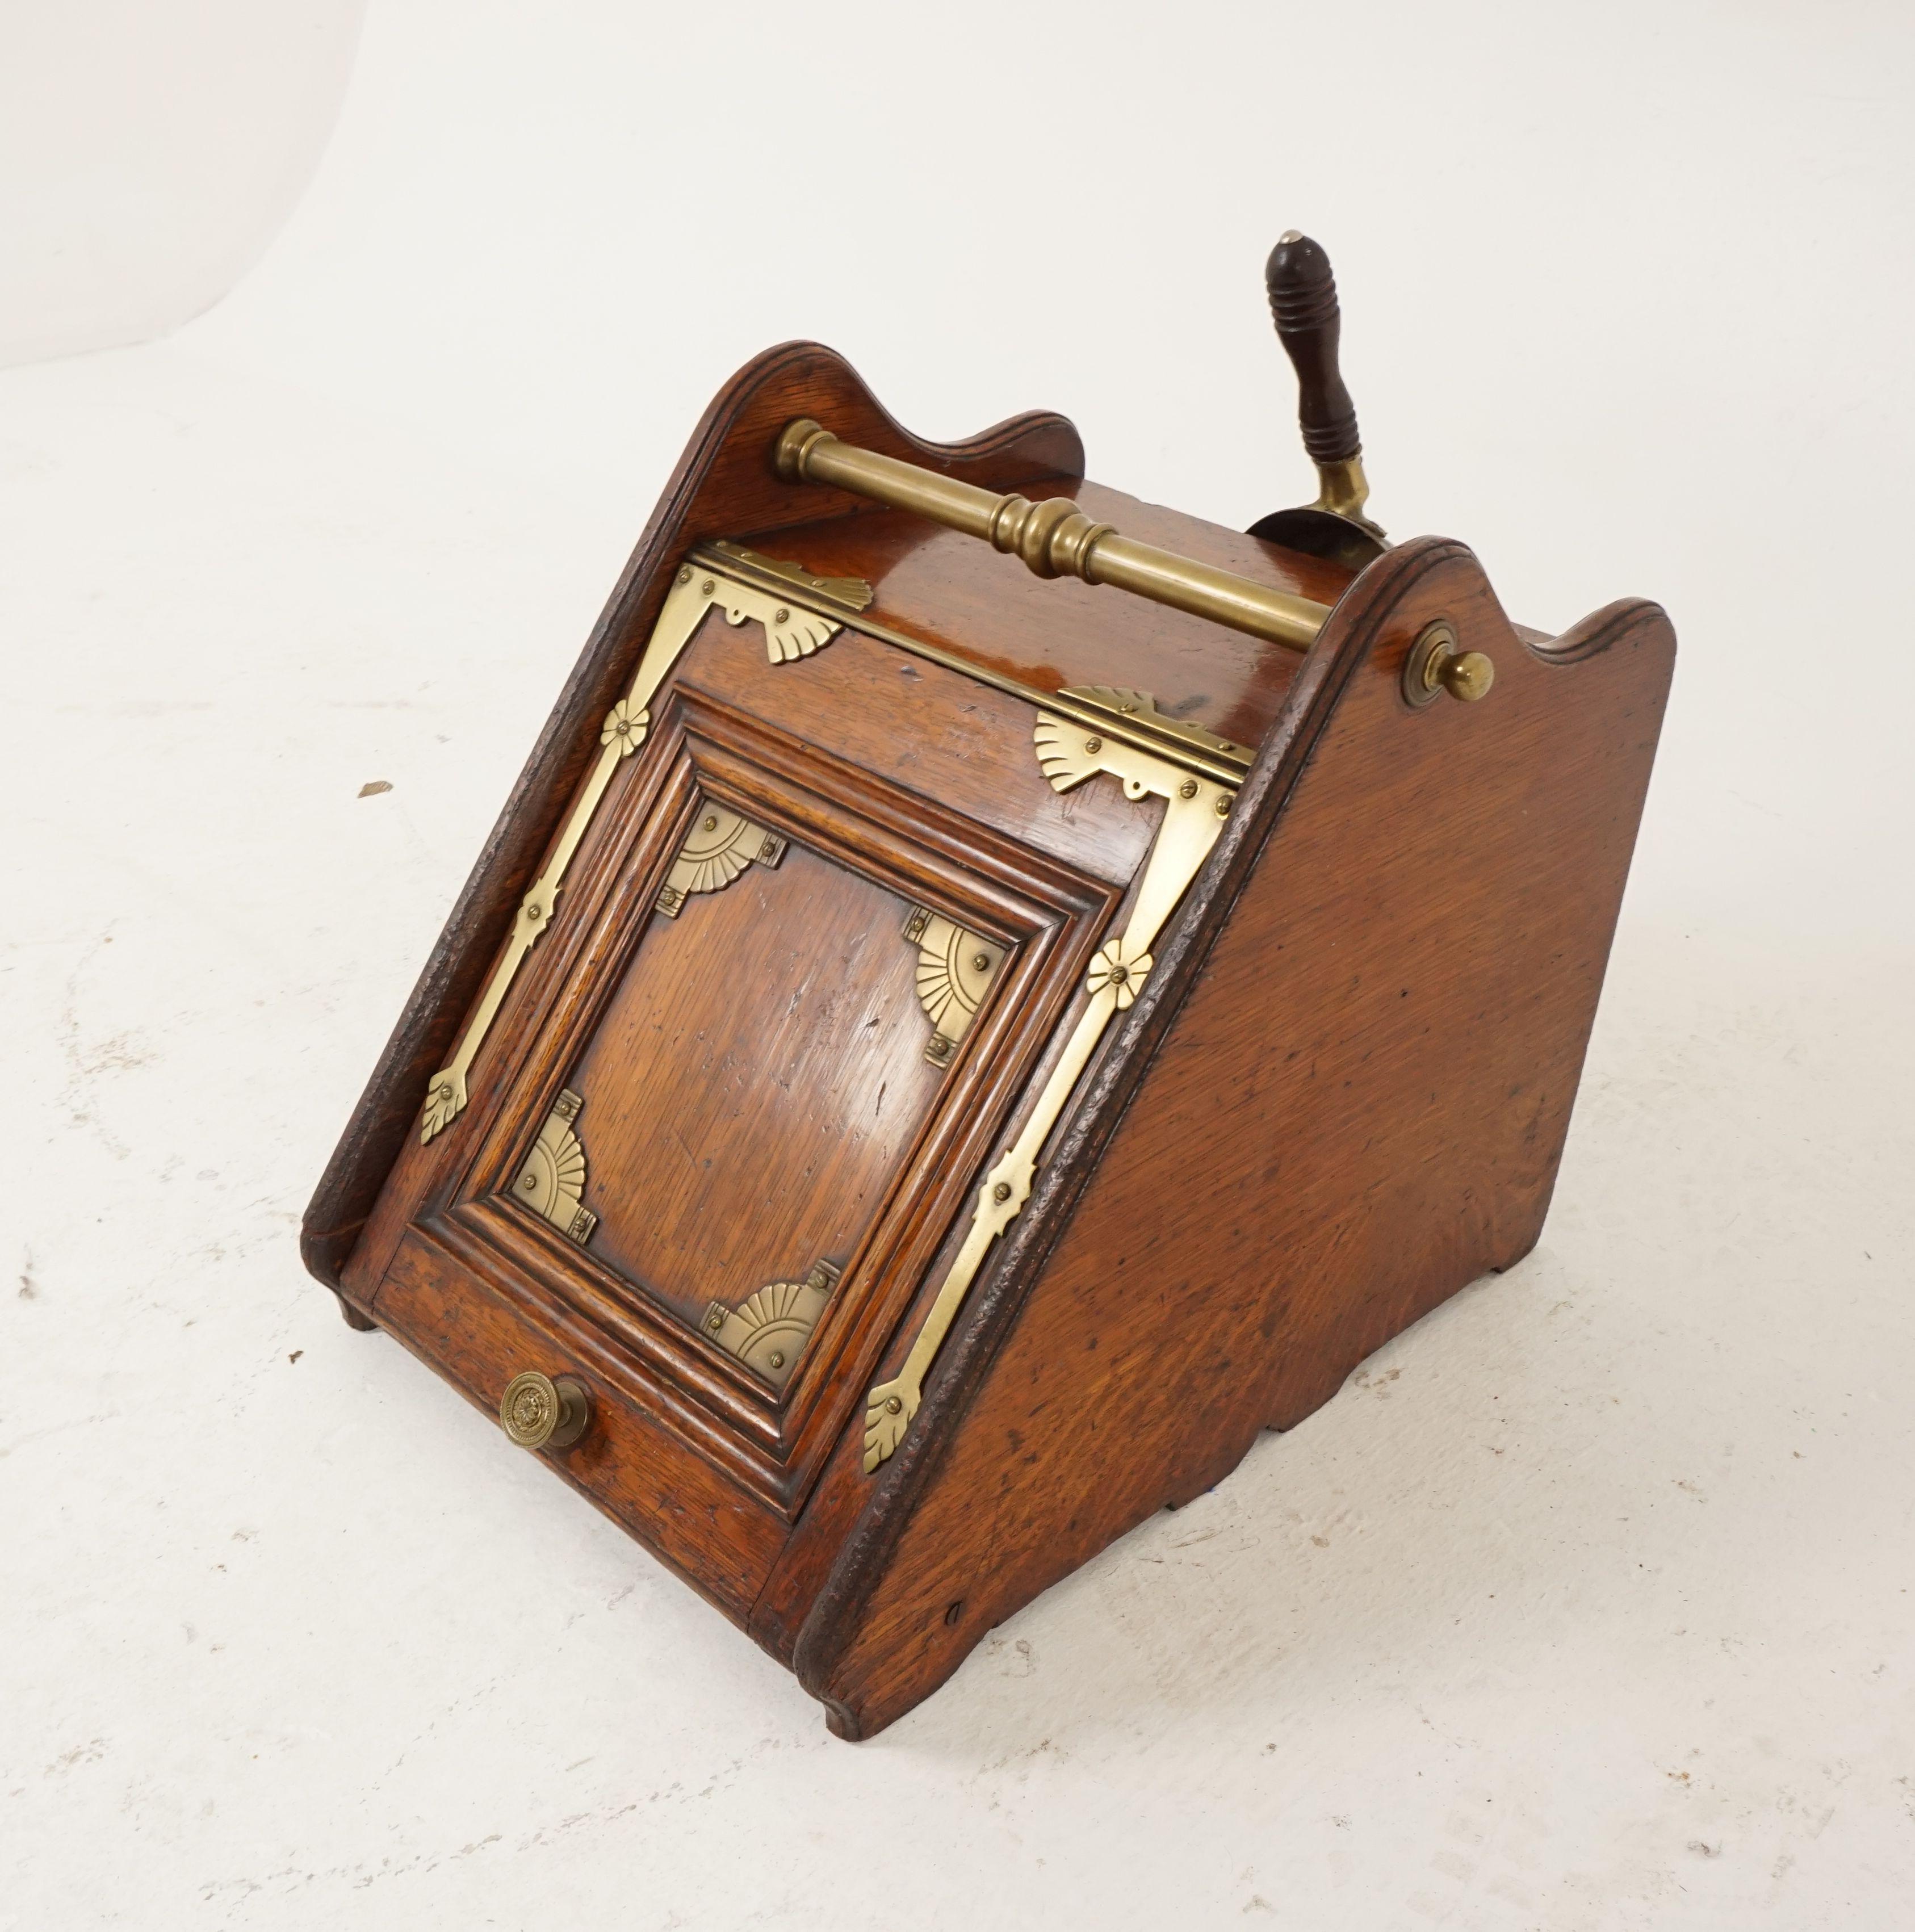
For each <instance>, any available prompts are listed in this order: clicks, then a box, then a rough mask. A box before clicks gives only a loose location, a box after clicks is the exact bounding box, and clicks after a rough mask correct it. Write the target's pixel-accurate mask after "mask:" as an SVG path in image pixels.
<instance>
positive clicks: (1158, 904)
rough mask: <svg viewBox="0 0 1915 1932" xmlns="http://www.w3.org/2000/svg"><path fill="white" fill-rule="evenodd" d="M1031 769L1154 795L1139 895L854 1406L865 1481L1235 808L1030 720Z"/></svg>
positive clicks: (1169, 774)
mask: <svg viewBox="0 0 1915 1932" xmlns="http://www.w3.org/2000/svg"><path fill="white" fill-rule="evenodd" d="M1033 739H1034V742H1035V745H1036V747H1037V762H1038V763H1039V765H1040V766H1041V767H1042V769H1043V774H1044V775H1045V777H1046V778H1048V779H1049V781H1050V783H1051V786H1052V790H1056V791H1060V792H1064V791H1069V790H1070V789H1071V788H1072V787H1073V786H1075V785H1079V784H1082V783H1083V782H1084V781H1085V779H1086V778H1091V777H1094V775H1097V773H1099V772H1109V774H1110V775H1111V776H1112V777H1113V778H1117V779H1118V780H1120V781H1121V783H1122V784H1123V787H1124V796H1126V797H1127V798H1129V799H1142V798H1145V797H1146V796H1149V795H1150V794H1151V793H1155V794H1156V796H1158V797H1160V798H1161V799H1163V800H1164V801H1165V805H1164V813H1163V823H1162V824H1161V825H1160V826H1158V827H1157V837H1156V838H1155V839H1154V840H1153V841H1151V849H1150V855H1149V856H1148V858H1147V859H1145V862H1144V873H1143V879H1142V883H1141V884H1140V885H1139V887H1138V889H1137V896H1136V901H1135V902H1134V903H1133V905H1132V907H1131V909H1130V918H1129V919H1128V920H1127V922H1126V923H1125V925H1124V930H1123V932H1121V934H1119V935H1115V936H1113V937H1112V938H1108V939H1106V941H1104V943H1103V945H1102V946H1101V947H1100V948H1099V949H1098V950H1097V955H1096V956H1095V957H1094V959H1092V961H1091V967H1090V971H1089V972H1088V974H1086V975H1085V981H1084V992H1085V996H1086V998H1085V1007H1084V1009H1083V1010H1082V1013H1079V1016H1078V1018H1077V1024H1076V1026H1075V1027H1073V1028H1072V1030H1071V1033H1070V1038H1069V1039H1068V1040H1067V1041H1066V1042H1065V1043H1064V1052H1062V1053H1061V1055H1059V1056H1058V1061H1057V1064H1055V1066H1054V1067H1052V1069H1051V1072H1050V1077H1049V1079H1047V1080H1046V1082H1044V1085H1043V1091H1042V1092H1041V1093H1040V1094H1039V1095H1038V1096H1037V1101H1036V1103H1035V1104H1034V1106H1032V1108H1031V1111H1030V1112H1029V1114H1028V1115H1026V1116H1025V1121H1024V1125H1023V1127H1022V1130H1021V1131H1020V1132H1019V1134H1018V1136H1017V1138H1016V1140H1015V1141H1013V1142H1012V1144H1011V1145H1010V1147H1009V1148H1007V1150H1006V1151H1005V1152H1004V1154H1002V1155H1001V1157H999V1159H998V1161H997V1163H995V1166H992V1169H990V1171H989V1172H988V1173H987V1174H986V1175H985V1177H984V1180H983V1185H982V1186H981V1187H980V1188H979V1189H978V1190H977V1206H976V1207H975V1208H974V1209H973V1211H972V1213H971V1226H970V1228H969V1229H968V1231H967V1232H966V1233H965V1238H964V1243H963V1245H962V1247H960V1248H959V1250H958V1251H957V1253H956V1256H955V1257H954V1258H953V1260H952V1262H951V1265H950V1269H949V1271H948V1272H947V1274H945V1277H944V1281H943V1283H942V1284H941V1286H940V1287H939V1289H938V1293H937V1295H936V1297H935V1299H934V1300H933V1301H932V1304H931V1307H930V1309H929V1311H928V1312H927V1313H926V1316H925V1318H924V1322H923V1326H922V1327H921V1328H920V1329H919V1330H918V1331H917V1340H914V1342H913V1343H911V1352H910V1353H909V1354H908V1355H906V1356H905V1360H904V1365H903V1367H902V1368H900V1369H899V1371H898V1373H896V1375H895V1376H893V1377H892V1379H890V1381H889V1382H880V1383H878V1385H877V1386H876V1387H875V1388H873V1389H872V1391H871V1393H870V1394H869V1395H868V1396H867V1397H866V1398H865V1416H864V1468H865V1473H866V1475H871V1474H872V1472H874V1471H875V1470H876V1469H878V1466H880V1465H881V1463H884V1462H885V1461H886V1460H887V1459H888V1458H889V1457H890V1455H891V1453H892V1451H893V1450H895V1449H896V1448H897V1446H898V1445H899V1442H902V1440H903V1439H904V1433H905V1430H907V1429H908V1428H909V1427H911V1418H912V1417H913V1416H914V1415H916V1414H917V1409H918V1405H919V1403H920V1402H921V1401H922V1400H923V1394H924V1379H925V1377H926V1376H927V1375H928V1374H929V1373H930V1370H931V1364H932V1362H933V1361H935V1360H936V1359H937V1355H938V1349H940V1348H941V1347H942V1346H944V1337H946V1336H947V1334H949V1333H950V1328H951V1325H952V1323H953V1322H955V1321H956V1319H957V1316H958V1311H959V1309H961V1308H962V1307H963V1305H964V1300H965V1296H966V1295H968V1294H969V1292H971V1283H972V1282H973V1281H974V1280H976V1278H977V1272H978V1271H979V1270H980V1268H982V1267H983V1265H984V1259H985V1257H986V1255H988V1254H989V1252H990V1250H991V1247H992V1244H993V1243H994V1242H995V1241H996V1240H997V1238H998V1236H999V1235H1001V1234H1002V1233H1003V1232H1004V1230H1005V1229H1007V1228H1008V1227H1009V1226H1010V1224H1011V1223H1012V1222H1013V1221H1014V1220H1016V1219H1017V1217H1018V1216H1019V1214H1020V1213H1022V1211H1023V1208H1024V1204H1025V1202H1026V1201H1028V1199H1030V1198H1031V1186H1032V1184H1033V1183H1034V1181H1035V1179H1036V1177H1037V1157H1038V1154H1040V1151H1042V1149H1043V1145H1044V1143H1045V1142H1046V1141H1047V1140H1048V1139H1049V1138H1050V1135H1051V1130H1052V1128H1054V1127H1055V1126H1056V1125H1057V1123H1058V1116H1059V1115H1061V1114H1062V1113H1063V1112H1064V1106H1065V1105H1066V1103H1067V1102H1068V1101H1069V1100H1070V1096H1071V1094H1072V1092H1073V1091H1074V1090H1075V1088H1076V1085H1077V1082H1078V1079H1079V1077H1080V1076H1081V1075H1082V1073H1083V1071H1084V1069H1085V1067H1086V1066H1087V1065H1088V1064H1089V1061H1090V1058H1091V1054H1092V1053H1093V1052H1094V1051H1095V1050H1096V1048H1097V1043H1098V1041H1099V1040H1101V1039H1102V1038H1103V1033H1104V1029H1105V1028H1106V1027H1107V1026H1108V1025H1109V1024H1110V1022H1111V1021H1112V1019H1114V1018H1115V1016H1117V1015H1118V1013H1122V1012H1123V1011H1124V1010H1125V1009H1126V1008H1127V1007H1129V1006H1130V1004H1131V1003H1132V1002H1133V1001H1134V1000H1135V999H1136V997H1137V992H1138V989H1139V987H1141V986H1142V984H1143V983H1144V980H1145V977H1147V976H1148V974H1149V972H1150V970H1151V955H1150V949H1151V947H1152V946H1153V945H1154V944H1155V943H1156V941H1157V935H1158V933H1159V932H1161V931H1162V930H1163V922H1164V921H1165V920H1166V919H1168V918H1169V916H1170V915H1171V913H1172V912H1173V911H1174V910H1175V908H1176V905H1177V902H1178V900H1179V899H1181V898H1182V897H1183V896H1184V891H1185V889H1187V887H1188V886H1189V885H1190V881H1191V880H1193V878H1195V877H1196V874H1197V868H1198V867H1199V865H1202V863H1203V862H1204V859H1205V856H1207V855H1208V853H1209V851H1210V848H1211V847H1212V846H1213V845H1214V844H1216V843H1217V834H1218V833H1219V832H1220V831H1222V830H1223V821H1224V820H1225V819H1226V817H1228V816H1229V811H1230V804H1231V801H1232V799H1233V798H1234V797H1235V795H1236V794H1235V790H1234V789H1233V788H1232V787H1230V786H1229V785H1222V784H1214V783H1213V782H1211V781H1210V780H1208V779H1206V778H1197V777H1195V776H1193V775H1191V774H1190V773H1189V772H1184V771H1183V770H1181V769H1179V768H1178V767H1177V766H1175V765H1172V764H1168V763H1165V761H1164V760H1162V759H1161V758H1157V757H1152V756H1151V754H1150V753H1148V751H1138V750H1136V748H1134V747H1133V746H1131V745H1127V744H1124V743H1123V742H1119V741H1118V740H1115V739H1107V738H1105V737H1103V736H1101V735H1100V733H1098V732H1097V730H1095V729H1094V728H1087V727H1085V726H1083V725H1081V724H1073V723H1070V722H1069V721H1067V720H1065V719H1064V718H1058V717H1054V716H1053V715H1052V714H1051V713H1050V712H1041V711H1040V712H1039V713H1038V714H1037V729H1036V730H1035V731H1034V733H1033Z"/></svg>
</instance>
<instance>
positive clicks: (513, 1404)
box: [499, 1369, 592, 1449]
mask: <svg viewBox="0 0 1915 1932" xmlns="http://www.w3.org/2000/svg"><path fill="white" fill-rule="evenodd" d="M499 1420H500V1422H501V1423H502V1424H503V1425H504V1427H505V1431H506V1434H507V1435H508V1436H510V1437H511V1438H512V1440H513V1441H514V1442H516V1443H517V1444H518V1446H519V1447H520V1448H521V1449H569V1448H571V1447H572V1445H573V1444H574V1443H575V1442H577V1441H578V1439H579V1438H580V1437H581V1436H583V1435H584V1433H585V1430H586V1425H587V1424H588V1423H590V1421H591V1420H592V1400H591V1398H590V1397H589V1396H588V1395H587V1394H586V1393H585V1391H584V1389H582V1388H580V1387H579V1385H578V1383H576V1382H574V1381H573V1380H572V1378H571V1377H570V1376H560V1378H559V1379H558V1380H557V1382H554V1380H553V1379H551V1376H542V1375H541V1374H540V1373H539V1371H538V1370H536V1369H527V1370H526V1371H525V1373H524V1374H523V1375H517V1376H513V1378H512V1380H511V1381H510V1382H508V1383H506V1392H505V1394H503V1395H502V1396H501V1397H500V1398H499Z"/></svg>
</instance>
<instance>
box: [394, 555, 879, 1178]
mask: <svg viewBox="0 0 1915 1932" xmlns="http://www.w3.org/2000/svg"><path fill="white" fill-rule="evenodd" d="M738 554H739V555H740V556H741V557H744V558H748V559H749V560H750V561H751V562H753V563H754V564H755V565H758V567H759V568H767V567H768V568H772V569H773V570H775V571H776V572H778V573H779V574H782V575H785V576H790V577H793V578H794V583H795V582H797V581H800V580H803V581H805V582H806V583H827V584H833V585H837V586H839V588H840V589H842V593H843V594H842V596H840V598H839V601H842V602H843V603H845V604H847V605H854V604H855V605H856V606H857V607H858V608H860V609H862V608H863V605H864V604H868V603H869V601H871V591H870V589H869V586H867V585H864V584H861V583H859V584H854V583H853V580H851V579H849V578H845V579H842V580H840V579H837V578H824V579H818V580H810V579H806V578H804V577H803V573H802V568H801V566H800V565H794V564H778V563H774V562H772V560H771V559H767V558H763V557H759V556H754V555H753V554H752V553H751V552H750V551H748V550H743V551H740V552H739V553H738ZM860 591H861V592H863V601H862V602H860V601H859V599H858V598H857V595H856V594H855V592H860ZM834 594H836V593H835V592H834ZM713 604H716V605H717V606H718V607H719V608H720V609H721V610H723V611H724V613H725V622H727V623H728V624H734V625H735V624H742V623H743V622H744V621H745V620H746V618H748V617H749V618H752V619H755V621H756V622H758V623H760V624H762V625H764V634H765V649H766V652H767V655H768V656H769V657H770V661H772V662H773V664H789V663H791V662H792V661H794V660H795V659H797V658H803V657H809V656H810V655H811V654H812V652H814V651H815V650H818V649H821V647H822V646H824V645H825V644H827V643H830V640H832V638H833V637H835V636H836V635H837V634H838V632H839V631H841V630H842V629H843V628H844V625H843V624H842V622H839V621H837V620H836V619H832V618H830V617H823V616H819V615H818V613H817V612H816V611H815V610H800V609H799V608H798V607H797V606H796V605H794V604H786V603H784V602H782V601H780V600H779V598H778V597H777V596H776V595H775V594H774V593H773V592H769V591H765V590H761V589H757V588H755V586H752V585H750V584H747V583H739V582H738V581H737V580H735V579H734V578H732V577H727V576H726V575H725V574H724V572H723V571H719V570H716V569H713V568H709V567H707V566H706V565H701V564H696V563H688V564H684V565H680V568H679V571H678V573H677V577H676V578H675V579H674V581H673V583H672V586H671V590H670V591H669V592H668V593H667V594H666V597H665V606H664V608H663V609H662V610H660V611H659V620H658V622H657V623H656V624H655V625H653V627H652V634H651V637H650V639H649V640H647V643H646V646H645V648H644V651H643V652H641V654H640V656H639V659H638V669H637V670H636V671H635V673H633V675H632V688H630V690H629V691H627V692H626V694H625V696H624V697H623V698H621V699H620V700H619V702H618V703H616V704H614V706H612V708H611V710H609V711H608V712H606V713H605V718H604V720H603V721H602V723H601V724H600V726H599V745H600V750H599V762H598V763H596V765H594V766H593V768H592V772H591V775H590V777H589V778H587V780H586V781H585V789H584V790H583V791H582V792H581V793H580V794H579V798H578V803H577V804H576V805H574V806H573V807H572V815H571V817H569V818H568V819H567V820H566V823H565V829H564V830H563V832H560V835H559V842H558V844H557V845H556V846H555V847H554V848H553V851H552V855H551V858H550V859H548V860H547V861H546V863H545V868H544V870H543V871H541V872H540V874H539V876H538V877H537V878H536V879H535V880H533V882H532V883H531V884H530V886H527V889H526V893H525V896H524V898H523V899H522V900H521V901H520V903H519V909H518V916H517V917H516V918H515V919H514V920H513V922H512V933H511V935H510V937H509V938H508V940H507V941H506V950H505V953H504V955H503V957H502V958H501V959H500V961H499V963H498V965H497V966H495V967H494V968H493V969H492V977H491V979H490V980H488V981H487V982H486V985H485V993H484V995H482V997H481V998H480V1000H479V1005H478V1007H477V1008H476V1010H474V1012H473V1016H472V1017H471V1019H469V1020H467V1022H466V1028H465V1031H464V1033H463V1034H461V1036H460V1038H459V1044H458V1050H457V1052H455V1053H454V1054H453V1055H452V1058H451V1059H450V1060H449V1061H448V1062H447V1063H446V1065H444V1066H443V1067H441V1068H440V1070H439V1071H438V1072H437V1073H435V1074H434V1075H433V1076H432V1078H431V1079H430V1080H429V1081H428V1082H426V1091H425V1111H424V1112H423V1114H422V1116H421V1118H420V1122H419V1139H420V1141H421V1142H426V1141H429V1140H431V1139H432V1138H433V1136H434V1135H435V1134H437V1133H441V1132H443V1130H445V1129H446V1127H449V1126H450V1125H451V1124H452V1122H453V1121H455V1120H456V1119H458V1117H459V1115H461V1114H462V1113H464V1112H465V1108H466V1102H467V1099H468V1094H467V1088H466V1076H467V1074H468V1073H470V1071H471V1070H472V1064H473V1061H474V1060H475V1059H476V1058H477V1057H478V1054H479V1049H480V1048H481V1047H482V1046H484V1045H485V1036H486V1035H487V1034H488V1033H489V1032H490V1031H491V1028H492V1022H494V1020H495V1019H497V1017H498V1014H499V1009H500V1007H501V1006H503V1004H505V998H506V993H507V992H509V990H510V989H511V987H512V980H513V979H514V978H515V976H516V975H517V974H518V969H519V967H520V965H521V963H522V962H523V961H524V959H525V956H526V955H527V953H530V951H531V950H532V949H533V947H535V946H536V945H537V944H538V943H539V938H540V936H541V935H542V934H543V933H544V932H545V929H546V928H547V927H548V926H549V925H550V924H551V920H552V912H553V908H554V904H556V902H557V898H558V896H559V894H560V892H562V891H563V890H564V889H565V874H566V867H567V866H569V865H570V864H571V863H572V855H573V854H574V853H575V852H577V850H578V847H579V844H580V841H581V840H583V838H584V836H585V832H586V829H587V826H590V824H591V823H592V816H593V813H595V812H596V811H597V810H598V808H599V801H600V799H602V798H603V797H604V796H605V790H606V787H608V785H610V784H611V781H612V774H613V773H614V772H615V771H617V769H618V767H619V765H620V762H621V760H624V759H626V758H629V757H631V755H632V753H633V752H635V751H637V750H638V748H639V746H640V745H642V744H644V742H645V739H646V737H647V734H648V733H650V730H651V728H652V714H651V710H650V705H651V701H652V699H653V695H654V694H656V691H657V690H658V688H659V685H661V684H662V683H663V682H665V678H666V676H667V675H668V673H670V671H671V667H672V666H673V665H674V664H676V663H677V661H678V657H679V653H680V652H682V651H683V649H684V648H685V646H686V644H688V643H689V642H690V641H691V639H692V632H693V631H695V630H697V628H698V625H699V624H700V622H701V621H702V620H703V619H704V614H705V613H706V612H707V610H710V608H711V607H712V606H713Z"/></svg>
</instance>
